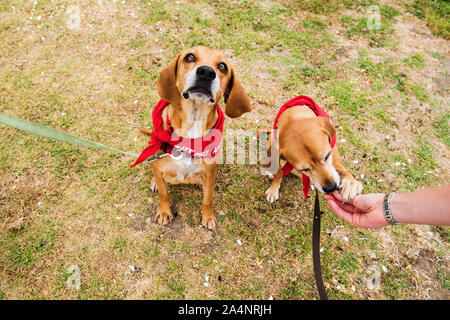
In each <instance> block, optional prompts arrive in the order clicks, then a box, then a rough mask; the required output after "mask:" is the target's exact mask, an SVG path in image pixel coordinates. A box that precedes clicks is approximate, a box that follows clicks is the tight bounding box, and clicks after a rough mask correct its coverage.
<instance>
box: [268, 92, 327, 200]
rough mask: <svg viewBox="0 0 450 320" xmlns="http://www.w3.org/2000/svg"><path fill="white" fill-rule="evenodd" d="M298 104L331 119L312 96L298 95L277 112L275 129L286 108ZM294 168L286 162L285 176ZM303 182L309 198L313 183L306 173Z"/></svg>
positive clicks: (303, 175) (305, 192)
mask: <svg viewBox="0 0 450 320" xmlns="http://www.w3.org/2000/svg"><path fill="white" fill-rule="evenodd" d="M296 106H307V107H309V108H310V109H311V110H312V111H314V113H315V114H316V116H318V117H327V118H328V119H330V121H331V118H330V116H329V115H328V113H326V112H325V110H323V109H322V108H321V107H319V106H318V105H317V103H316V102H315V101H314V100H313V99H311V98H310V97H307V96H297V97H295V98H294V99H291V100H289V101H288V102H286V103H285V104H284V105H282V106H281V108H280V110H279V111H278V113H277V116H276V117H275V121H274V123H273V129H274V130H276V129H277V124H278V120H279V119H280V117H281V115H282V114H283V112H284V111H286V109H289V108H291V107H296ZM331 123H333V122H332V121H331ZM273 138H274V139H276V136H275V134H274V135H273ZM330 144H331V148H334V146H335V145H336V135H334V136H333V137H332V138H331V143H330ZM293 169H294V167H293V166H292V165H291V164H290V163H289V162H286V164H285V165H284V166H283V168H282V170H283V177H284V176H285V175H287V174H288V173H289V172H291V171H292V170H293ZM302 182H303V193H304V195H305V199H308V192H309V187H310V185H311V181H310V179H309V177H308V176H307V175H305V174H304V173H302Z"/></svg>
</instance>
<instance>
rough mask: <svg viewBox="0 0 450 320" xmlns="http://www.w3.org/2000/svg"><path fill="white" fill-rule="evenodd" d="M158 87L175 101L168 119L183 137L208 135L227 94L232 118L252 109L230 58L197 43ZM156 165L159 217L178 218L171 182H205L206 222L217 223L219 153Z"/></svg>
mask: <svg viewBox="0 0 450 320" xmlns="http://www.w3.org/2000/svg"><path fill="white" fill-rule="evenodd" d="M157 86H158V93H159V95H160V96H161V98H163V99H164V100H166V101H168V102H169V103H170V105H169V106H168V107H167V108H165V109H164V111H163V119H166V117H167V116H168V117H169V119H170V122H171V124H172V126H173V128H174V129H175V133H176V134H177V135H178V136H180V137H183V138H199V137H204V136H205V135H206V134H207V132H208V131H209V130H210V129H211V128H212V127H213V126H214V124H215V123H216V121H217V119H218V111H217V103H218V101H219V100H220V99H221V98H222V97H224V101H225V103H226V107H225V113H226V114H227V115H228V116H229V117H231V118H236V117H239V116H241V115H242V114H243V113H244V112H249V111H251V109H252V107H251V105H250V101H249V99H248V97H247V95H246V94H245V92H244V89H243V87H242V85H241V84H240V82H239V80H238V79H237V77H236V75H235V73H234V70H233V68H232V67H231V65H230V63H229V62H228V61H227V59H225V57H224V55H223V54H222V53H220V52H219V51H216V50H212V49H209V48H206V47H201V46H198V47H194V48H192V49H189V50H186V51H184V52H182V53H180V54H178V55H177V57H176V58H175V60H173V62H172V63H171V64H170V65H169V66H168V67H167V68H165V69H164V70H163V71H162V72H161V74H160V76H159V78H158V80H157ZM166 129H167V124H166V123H165V122H164V130H166ZM161 152H162V151H161ZM151 166H152V168H153V173H154V178H153V179H152V181H151V190H152V191H153V192H156V191H157V192H158V196H159V207H158V211H157V213H156V217H155V219H156V221H157V222H158V223H159V224H161V225H165V224H167V223H169V222H170V221H171V220H172V219H173V214H172V212H171V209H170V200H169V192H168V183H174V184H175V183H195V184H197V183H198V184H201V185H202V186H203V202H202V225H203V226H204V227H206V228H209V229H214V228H215V226H216V218H215V216H214V211H213V208H212V199H213V190H214V181H215V178H216V170H217V163H216V161H215V159H214V158H213V159H211V158H209V159H208V158H203V159H191V158H183V159H181V160H176V159H172V158H171V157H164V158H161V159H159V160H157V161H154V162H152V163H151Z"/></svg>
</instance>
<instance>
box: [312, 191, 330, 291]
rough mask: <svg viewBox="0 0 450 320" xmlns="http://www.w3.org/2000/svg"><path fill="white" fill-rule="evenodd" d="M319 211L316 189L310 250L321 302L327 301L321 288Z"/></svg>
mask: <svg viewBox="0 0 450 320" xmlns="http://www.w3.org/2000/svg"><path fill="white" fill-rule="evenodd" d="M321 214H322V212H321V211H320V204H319V191H318V190H317V189H316V200H315V203H314V219H313V230H312V250H313V266H314V277H315V278H316V285H317V290H318V291H319V296H320V299H321V300H328V296H327V292H326V291H325V287H324V286H323V279H322V269H321V267H320V215H321Z"/></svg>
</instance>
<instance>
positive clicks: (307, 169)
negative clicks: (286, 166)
mask: <svg viewBox="0 0 450 320" xmlns="http://www.w3.org/2000/svg"><path fill="white" fill-rule="evenodd" d="M309 170H311V169H310V168H306V169H302V171H309Z"/></svg>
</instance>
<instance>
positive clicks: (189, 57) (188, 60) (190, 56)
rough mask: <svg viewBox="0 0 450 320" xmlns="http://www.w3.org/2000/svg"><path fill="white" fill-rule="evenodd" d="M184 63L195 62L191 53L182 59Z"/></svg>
mask: <svg viewBox="0 0 450 320" xmlns="http://www.w3.org/2000/svg"><path fill="white" fill-rule="evenodd" d="M184 61H186V62H195V56H194V55H193V54H192V53H189V54H188V55H187V56H186V57H184Z"/></svg>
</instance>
